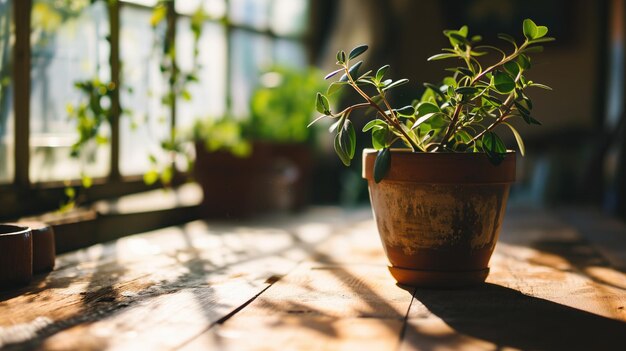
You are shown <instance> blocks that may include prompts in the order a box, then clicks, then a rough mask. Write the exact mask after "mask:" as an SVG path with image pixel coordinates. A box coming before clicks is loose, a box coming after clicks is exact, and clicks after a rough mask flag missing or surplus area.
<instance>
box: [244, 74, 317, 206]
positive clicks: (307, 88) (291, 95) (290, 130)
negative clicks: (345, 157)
mask: <svg viewBox="0 0 626 351" xmlns="http://www.w3.org/2000/svg"><path fill="white" fill-rule="evenodd" d="M260 82H261V84H259V86H258V87H257V88H256V89H255V91H254V93H253V94H252V98H251V99H250V119H249V121H248V122H247V123H246V124H245V129H246V133H245V134H246V136H247V137H248V138H249V139H251V140H254V141H255V145H258V144H267V145H266V146H267V147H269V148H270V149H271V150H270V151H271V153H272V155H273V156H274V157H276V158H282V159H284V160H287V161H289V162H291V163H292V164H293V165H294V166H295V168H296V170H297V172H298V174H297V177H296V179H295V181H294V184H293V187H292V189H291V196H292V199H291V201H290V203H291V204H290V208H291V209H293V210H301V209H303V208H304V207H305V206H306V205H307V204H308V200H309V197H310V194H309V191H310V189H311V177H312V172H313V167H314V156H313V148H314V145H313V144H314V141H315V140H314V139H315V135H314V134H315V133H314V132H315V130H314V129H311V128H307V127H306V124H307V123H308V121H309V120H310V119H311V116H312V115H313V114H314V113H315V106H314V104H313V102H312V101H311V98H310V97H311V96H312V95H313V94H315V93H316V92H317V91H319V90H320V89H323V88H324V81H323V80H322V79H321V77H320V75H319V71H318V70H317V69H314V68H307V69H296V68H292V67H286V66H275V67H272V68H270V69H269V70H268V71H267V72H266V73H264V74H263V75H262V76H261V79H260Z"/></svg>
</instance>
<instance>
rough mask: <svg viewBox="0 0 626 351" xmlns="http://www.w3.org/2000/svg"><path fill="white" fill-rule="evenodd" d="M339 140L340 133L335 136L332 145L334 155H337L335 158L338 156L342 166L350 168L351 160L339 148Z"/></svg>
mask: <svg viewBox="0 0 626 351" xmlns="http://www.w3.org/2000/svg"><path fill="white" fill-rule="evenodd" d="M340 138H341V133H337V134H335V143H334V147H335V153H336V154H337V156H339V159H340V160H341V162H342V163H343V164H344V165H346V166H350V163H351V161H352V160H351V159H350V157H348V154H347V153H346V152H345V150H344V149H343V148H342V147H341V141H340Z"/></svg>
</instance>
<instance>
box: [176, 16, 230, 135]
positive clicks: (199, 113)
mask: <svg viewBox="0 0 626 351" xmlns="http://www.w3.org/2000/svg"><path fill="white" fill-rule="evenodd" d="M176 35H177V37H176V57H177V59H178V65H179V67H180V70H181V72H183V73H185V72H190V71H191V70H192V68H193V33H192V32H191V29H190V21H189V19H188V18H184V17H181V18H180V19H179V22H178V27H177V29H176ZM225 35H226V34H225V30H224V27H223V26H222V25H220V24H217V23H210V22H207V23H205V24H204V25H203V27H202V35H201V36H200V40H199V43H198V44H199V46H198V48H199V52H198V63H199V64H200V70H199V72H198V80H199V81H198V82H190V83H189V84H188V91H189V93H190V95H191V100H189V101H187V100H184V99H178V102H177V105H176V107H177V111H176V123H177V127H178V128H180V129H184V128H187V127H190V126H191V125H192V124H193V121H194V120H196V119H197V118H204V117H207V116H221V115H223V114H224V111H225V110H226V37H225Z"/></svg>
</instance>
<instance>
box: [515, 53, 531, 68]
mask: <svg viewBox="0 0 626 351" xmlns="http://www.w3.org/2000/svg"><path fill="white" fill-rule="evenodd" d="M516 61H517V64H518V65H519V66H520V67H521V68H522V69H529V68H530V58H529V57H528V56H527V55H524V54H521V55H519V56H518V57H517V60H516Z"/></svg>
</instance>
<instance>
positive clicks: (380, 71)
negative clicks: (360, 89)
mask: <svg viewBox="0 0 626 351" xmlns="http://www.w3.org/2000/svg"><path fill="white" fill-rule="evenodd" d="M388 69H389V65H384V66H382V67H381V68H379V69H378V71H376V80H377V81H379V82H380V81H381V80H383V78H384V77H385V73H387V70H388Z"/></svg>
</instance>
